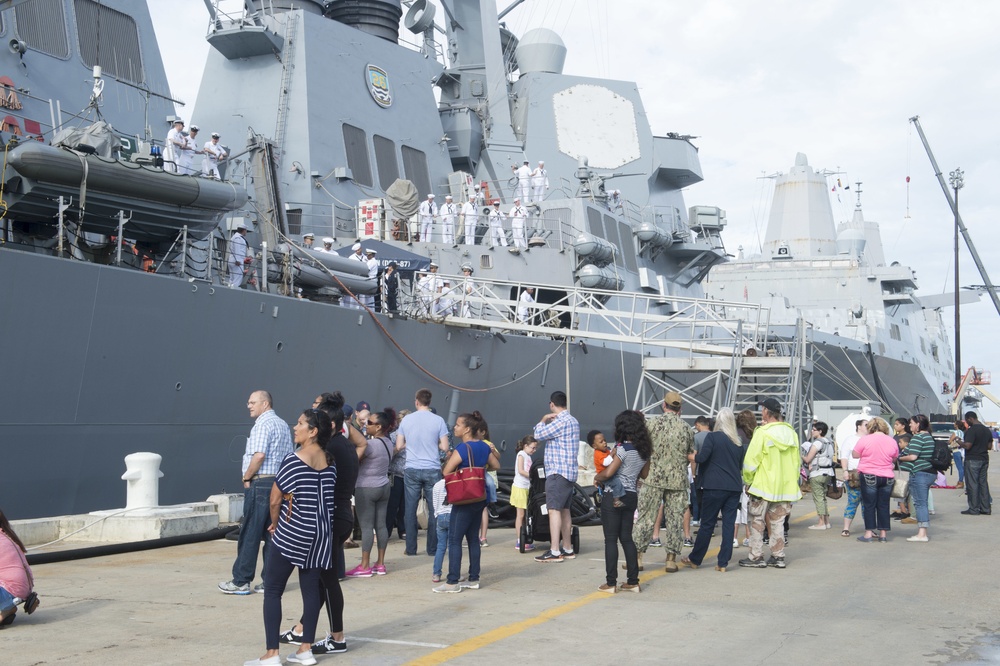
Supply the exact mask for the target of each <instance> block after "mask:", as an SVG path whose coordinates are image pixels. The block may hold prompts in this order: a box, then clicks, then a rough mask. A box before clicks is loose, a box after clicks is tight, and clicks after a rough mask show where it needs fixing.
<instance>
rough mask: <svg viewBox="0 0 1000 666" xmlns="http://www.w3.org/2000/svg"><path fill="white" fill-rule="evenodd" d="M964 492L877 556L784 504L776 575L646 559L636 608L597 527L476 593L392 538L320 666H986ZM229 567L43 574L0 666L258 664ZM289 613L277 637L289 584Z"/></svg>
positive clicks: (191, 551) (357, 586) (982, 544)
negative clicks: (673, 566) (443, 589)
mask: <svg viewBox="0 0 1000 666" xmlns="http://www.w3.org/2000/svg"><path fill="white" fill-rule="evenodd" d="M998 462H1000V459H998ZM996 467H997V466H994V469H996ZM993 477H994V478H993V487H994V488H1000V471H995V473H994V475H993ZM961 492H962V491H960V490H943V489H941V490H935V491H934V500H935V504H936V509H937V515H936V516H933V517H932V524H931V538H932V541H931V542H930V543H926V544H918V543H908V542H906V541H905V537H906V536H909V535H911V534H913V533H914V532H915V527H914V526H909V525H900V524H899V523H895V522H894V524H893V527H894V529H893V531H892V533H891V536H890V542H889V543H888V544H877V543H872V544H862V543H858V542H857V541H855V539H854V535H857V534H859V533H861V530H860V529H859V527H861V518H860V515H859V517H858V519H857V521H856V524H855V526H854V528H853V530H852V532H853V535H852V536H851V538H849V539H845V538H842V537H841V536H840V533H839V532H840V530H839V518H840V516H841V511H842V508H843V505H844V500H839V501H838V502H834V503H833V505H834V509H833V511H832V513H833V516H834V523H835V525H838V528H837V529H832V530H827V531H824V532H819V531H811V530H807V529H805V528H806V526H807V525H809V524H812V523H813V522H814V520H815V518H814V516H813V515H812V513H813V506H812V502H811V501H805V502H800V503H799V504H798V505H797V506H796V508H795V511H794V512H793V521H794V525H793V527H792V533H791V543H790V545H789V547H788V550H787V557H788V568H787V569H784V570H777V569H766V570H759V569H740V568H739V567H736V566H735V561H734V563H733V564H734V566H732V567H731V568H730V570H729V571H728V572H726V573H718V572H716V571H714V560H713V559H711V558H709V559H708V560H706V564H707V565H708V566H707V567H704V568H701V569H698V570H696V571H692V570H682V571H681V572H680V573H676V574H664V573H663V571H662V569H661V568H659V567H658V566H653V565H656V564H659V563H661V562H662V561H663V553H662V550H661V549H650V551H649V554H648V555H647V558H646V560H647V561H646V565H647V566H646V569H647V571H646V572H645V573H644V574H643V577H642V585H643V591H642V593H641V594H617V595H614V596H610V595H606V594H603V593H600V592H597V591H596V588H597V586H598V585H599V584H601V583H602V582H603V567H604V564H603V555H602V553H603V541H602V535H601V532H600V528H599V527H590V528H585V529H584V530H583V534H582V549H581V551H582V552H581V555H580V557H578V558H577V559H576V560H575V561H572V562H565V563H563V564H549V565H542V564H538V563H536V562H534V561H532V559H531V556H530V555H527V554H525V555H521V554H519V553H517V552H516V551H515V550H514V549H513V548H512V545H513V540H514V534H513V530H509V529H508V530H495V531H492V532H491V533H490V539H489V540H490V544H491V546H490V548H487V549H485V550H484V551H483V581H482V582H483V588H482V589H480V590H475V591H470V590H466V591H464V592H463V593H461V594H456V595H438V594H432V593H431V591H430V590H431V587H432V584H431V581H430V576H431V558H429V557H427V556H419V557H405V556H404V555H403V548H402V543H401V542H399V541H397V540H395V539H393V540H392V541H391V542H390V546H389V555H388V558H387V566H388V568H389V575H387V576H383V577H376V578H372V579H357V580H350V581H346V582H345V584H344V593H345V597H346V604H347V607H346V611H345V621H346V629H347V635H348V644H349V652H347V653H346V654H340V655H331V656H327V657H320V663H321V664H322V663H323V662H327V663H331V664H332V663H335V662H339V663H352V664H401V663H406V662H412V663H420V664H437V663H443V662H445V661H451V662H453V663H456V664H466V663H468V664H471V663H479V664H482V663H489V664H496V663H503V662H509V661H512V660H516V661H517V662H524V661H528V662H538V663H543V662H547V663H583V664H591V663H593V664H597V663H601V664H607V663H613V662H618V663H685V664H716V663H719V664H722V663H726V664H733V663H741V664H763V663H771V664H805V663H834V662H842V663H844V662H846V663H851V662H862V661H867V660H871V661H875V662H877V663H879V664H880V665H884V664H940V663H949V662H966V663H997V662H1000V597H998V595H997V585H996V582H995V580H994V576H993V571H992V565H993V564H994V562H995V561H996V552H997V547H998V545H1000V530H998V528H997V522H996V521H1000V515H998V516H995V517H986V516H983V517H970V516H962V515H960V514H959V510H960V509H962V508H965V506H964V500H963V496H962V495H961ZM715 543H716V544H717V543H718V541H717V540H716V541H715ZM746 552H747V549H746V548H740V549H739V550H737V551H736V557H737V558H738V557H743V556H745V554H746ZM357 553H358V551H357V550H352V551H348V562H349V566H353V563H354V562H355V561H356V559H357V557H358V555H357ZM234 556H235V542H232V541H225V540H221V541H214V542H209V543H203V544H197V545H191V546H179V547H174V548H164V549H160V550H155V551H146V552H142V553H137V554H134V555H123V556H114V557H102V558H93V559H86V560H79V561H75V562H65V563H57V564H48V565H40V566H38V567H36V568H35V576H36V579H37V590H38V591H39V594H40V595H41V600H42V605H41V607H40V608H39V610H38V611H37V612H36V613H35V614H34V615H32V616H30V617H27V616H25V617H21V616H19V617H18V619H17V621H16V622H15V624H14V625H12V626H11V627H8V628H6V629H3V630H0V651H2V652H0V653H2V655H3V657H2V658H0V663H4V664H14V665H18V666H20V665H21V664H50V663H51V664H61V663H72V664H107V663H130V664H191V663H196V662H202V663H206V662H207V663H218V664H242V663H243V661H244V660H246V659H252V658H254V657H257V656H259V655H260V654H262V653H263V646H264V638H263V624H262V620H261V602H262V599H263V595H250V596H247V597H236V596H226V595H223V594H221V593H219V592H218V591H217V590H216V584H217V583H218V582H219V581H221V580H225V579H228V578H229V570H230V567H231V565H232V560H233V558H234ZM255 582H256V581H255ZM285 602H286V603H285V608H284V615H285V618H286V620H287V621H286V622H285V623H284V624H285V625H289V626H290V625H291V624H292V621H293V619H294V618H295V617H296V616H297V613H298V612H299V610H300V608H301V606H300V598H299V596H298V587H297V584H295V585H291V586H290V591H289V592H286V595H285ZM320 627H321V629H324V630H325V629H326V620H325V619H321V621H320ZM292 649H293V648H287V649H283V650H282V654H283V655H286V653H289V652H291V651H292Z"/></svg>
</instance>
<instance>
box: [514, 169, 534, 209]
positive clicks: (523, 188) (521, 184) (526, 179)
mask: <svg viewBox="0 0 1000 666" xmlns="http://www.w3.org/2000/svg"><path fill="white" fill-rule="evenodd" d="M511 169H513V170H514V174H515V175H516V176H517V190H516V195H517V196H519V197H521V199H523V200H524V201H527V200H528V199H529V198H530V197H531V167H530V166H528V160H524V164H522V165H521V166H519V167H514V166H511Z"/></svg>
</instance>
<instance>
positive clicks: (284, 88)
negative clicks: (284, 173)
mask: <svg viewBox="0 0 1000 666" xmlns="http://www.w3.org/2000/svg"><path fill="white" fill-rule="evenodd" d="M284 16H285V21H286V23H285V42H284V46H283V48H282V49H281V54H282V55H281V83H280V86H279V88H278V113H277V118H276V119H275V122H274V145H275V146H277V147H278V153H277V155H276V156H275V157H276V159H277V163H276V166H277V167H279V170H280V167H281V160H282V157H283V156H284V152H285V151H284V145H285V144H284V140H285V126H286V125H287V123H288V98H289V86H290V85H291V82H292V70H293V69H294V68H295V64H294V61H295V56H294V53H295V48H296V46H295V43H294V42H295V31H296V27H297V26H298V19H297V16H296V13H295V12H285V14H284Z"/></svg>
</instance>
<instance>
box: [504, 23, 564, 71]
mask: <svg viewBox="0 0 1000 666" xmlns="http://www.w3.org/2000/svg"><path fill="white" fill-rule="evenodd" d="M514 54H515V58H516V59H517V65H518V69H520V71H521V74H528V73H531V72H549V73H552V74H562V71H563V65H564V64H565V63H566V45H565V44H564V43H563V40H562V38H561V37H559V35H557V34H556V33H554V32H552V31H551V30H549V29H547V28H535V29H534V30H529V31H528V32H526V33H524V36H523V37H521V41H520V43H519V44H518V45H517V50H516V51H515V52H514Z"/></svg>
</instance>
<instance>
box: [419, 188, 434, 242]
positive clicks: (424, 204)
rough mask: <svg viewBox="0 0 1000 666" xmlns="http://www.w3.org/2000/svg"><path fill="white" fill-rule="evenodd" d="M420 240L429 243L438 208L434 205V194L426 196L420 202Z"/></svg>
mask: <svg viewBox="0 0 1000 666" xmlns="http://www.w3.org/2000/svg"><path fill="white" fill-rule="evenodd" d="M419 213H420V240H422V241H423V242H425V243H430V242H431V229H432V228H433V227H434V218H435V217H437V214H438V207H437V204H435V203H434V193H433V192H431V193H430V194H428V195H427V198H426V199H425V200H424V201H421V202H420V210H419Z"/></svg>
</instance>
